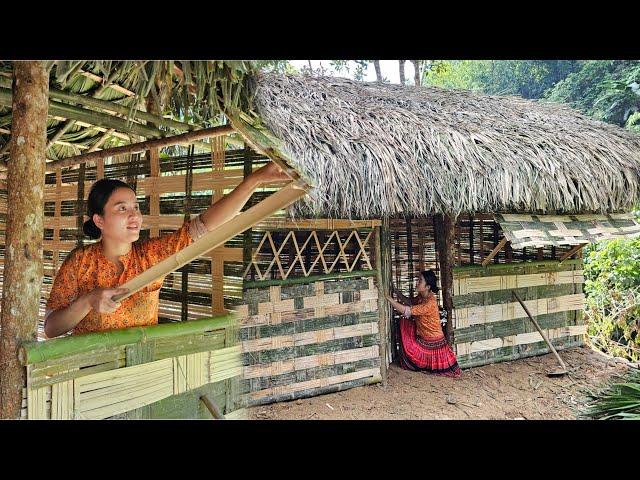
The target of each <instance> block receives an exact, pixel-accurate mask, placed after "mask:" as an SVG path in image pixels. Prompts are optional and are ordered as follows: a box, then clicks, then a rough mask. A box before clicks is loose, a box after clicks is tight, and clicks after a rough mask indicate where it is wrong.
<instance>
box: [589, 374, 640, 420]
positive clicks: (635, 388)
mask: <svg viewBox="0 0 640 480" xmlns="http://www.w3.org/2000/svg"><path fill="white" fill-rule="evenodd" d="M624 380H625V381H624V382H623V383H615V384H613V385H611V386H609V387H607V388H606V389H604V390H603V391H601V392H598V393H592V394H590V395H589V397H590V398H591V400H592V403H590V404H589V406H588V407H587V408H586V409H585V411H584V413H583V416H585V417H587V418H595V419H600V420H640V372H639V371H638V370H635V371H632V372H631V373H630V374H629V375H628V376H627V378H626V379H624Z"/></svg>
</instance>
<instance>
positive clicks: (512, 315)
mask: <svg viewBox="0 0 640 480" xmlns="http://www.w3.org/2000/svg"><path fill="white" fill-rule="evenodd" d="M584 298H585V296H584V294H583V293H578V294H572V295H562V296H559V297H551V298H540V299H536V300H528V301H526V302H525V305H526V306H527V308H529V309H530V310H531V311H532V313H533V315H544V314H547V313H555V312H564V311H570V310H582V309H583V307H584ZM524 317H526V312H525V311H524V310H523V308H522V307H521V306H520V304H519V303H518V302H509V303H501V304H495V305H482V306H478V307H465V308H457V309H456V328H465V327H469V326H471V325H478V324H486V323H492V322H500V321H503V320H513V319H516V318H524Z"/></svg>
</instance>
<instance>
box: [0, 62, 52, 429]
mask: <svg viewBox="0 0 640 480" xmlns="http://www.w3.org/2000/svg"><path fill="white" fill-rule="evenodd" d="M13 69H14V70H13V79H14V81H13V96H12V98H13V102H12V105H11V106H12V115H13V116H12V121H11V132H12V134H11V140H10V143H11V147H10V152H11V153H10V158H11V159H10V161H9V163H8V165H9V170H8V176H7V203H8V205H11V208H9V209H8V212H7V213H8V214H7V230H6V238H5V241H6V259H5V262H6V263H5V265H4V285H3V289H2V313H1V330H0V335H1V338H0V340H1V341H0V365H2V367H1V368H0V418H3V419H17V418H19V417H20V410H21V408H22V389H23V388H24V387H25V386H26V371H25V369H24V368H23V367H22V366H21V365H20V362H19V361H18V350H19V347H20V345H21V344H22V343H23V342H25V341H31V340H35V338H36V330H37V321H38V310H39V306H40V287H41V285H42V273H43V270H42V239H43V234H44V225H43V224H44V180H45V178H44V177H45V165H44V164H45V150H46V145H47V107H48V103H47V98H48V90H49V71H48V69H47V68H46V67H45V65H44V62H42V61H19V62H14V64H13Z"/></svg>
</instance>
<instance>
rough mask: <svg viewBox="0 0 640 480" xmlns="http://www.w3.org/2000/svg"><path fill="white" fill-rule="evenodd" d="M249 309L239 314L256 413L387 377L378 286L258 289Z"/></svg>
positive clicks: (357, 282)
mask: <svg viewBox="0 0 640 480" xmlns="http://www.w3.org/2000/svg"><path fill="white" fill-rule="evenodd" d="M244 302H245V304H244V305H242V306H240V307H239V308H238V309H237V310H236V313H237V314H238V315H239V316H240V326H241V328H240V335H241V341H242V351H243V358H244V360H243V365H244V366H243V379H244V381H243V390H242V391H243V392H244V393H246V399H247V400H246V401H247V403H248V404H249V405H254V404H263V403H271V402H275V401H282V400H288V399H289V400H290V399H292V398H298V397H301V396H311V395H316V394H319V393H322V392H324V391H327V389H341V388H350V387H351V386H355V385H362V384H364V383H363V382H365V383H366V382H369V381H377V380H374V379H377V378H378V377H379V376H380V336H379V332H378V315H377V310H378V289H377V286H376V285H375V284H374V281H373V278H358V277H356V278H349V279H332V280H326V281H316V282H309V283H303V284H289V285H275V286H274V285H272V286H266V287H263V288H251V289H247V290H246V291H245V292H244Z"/></svg>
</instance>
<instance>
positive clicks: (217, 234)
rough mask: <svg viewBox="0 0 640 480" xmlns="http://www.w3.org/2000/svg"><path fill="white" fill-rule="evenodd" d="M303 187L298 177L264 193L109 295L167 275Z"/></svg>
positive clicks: (288, 202) (286, 202) (301, 191)
mask: <svg viewBox="0 0 640 480" xmlns="http://www.w3.org/2000/svg"><path fill="white" fill-rule="evenodd" d="M306 188H307V185H305V184H304V183H303V182H302V181H297V182H291V183H289V184H288V185H287V186H286V187H284V188H283V189H282V190H280V191H278V192H276V193H274V194H272V195H271V196H269V197H267V198H266V199H264V200H263V201H262V202H260V203H259V204H257V205H255V206H254V207H251V208H250V209H249V210H247V211H245V212H243V213H241V214H239V215H237V216H236V217H234V218H233V219H231V220H229V221H228V222H226V223H224V224H222V225H221V226H219V227H218V228H217V229H215V230H213V231H210V232H208V233H206V234H205V235H204V236H203V237H201V238H200V239H198V241H197V242H194V243H192V244H191V245H189V246H188V247H186V248H184V249H182V250H181V251H179V252H178V253H176V254H174V255H172V256H170V257H168V258H166V259H165V260H163V261H162V262H160V263H157V264H156V265H154V266H153V267H151V268H149V269H147V270H145V271H144V272H142V273H141V274H140V275H138V276H137V277H134V278H132V279H131V280H129V281H128V282H126V283H125V284H123V285H121V287H122V288H128V289H129V293H127V294H122V295H116V296H114V297H113V300H114V301H116V302H118V301H121V300H124V299H125V298H128V297H130V296H131V295H133V294H134V293H136V292H137V291H139V290H141V289H143V288H144V287H145V286H147V285H148V284H150V283H152V282H154V281H155V280H156V279H158V278H160V277H164V276H165V275H168V274H169V273H171V272H173V271H175V270H177V269H178V268H180V267H182V266H183V265H185V264H187V263H189V262H191V261H192V260H194V259H196V258H198V257H200V256H202V255H203V254H205V253H206V252H208V251H209V250H212V249H214V248H216V247H218V246H220V245H222V244H223V243H224V242H226V241H227V240H229V239H231V238H233V237H235V236H236V235H238V234H239V233H242V232H243V231H245V230H246V229H247V228H249V227H250V226H251V225H253V224H254V223H256V222H259V221H260V220H262V219H264V218H266V217H268V216H269V215H273V214H274V213H275V212H277V211H278V210H280V209H282V208H285V207H287V206H288V205H291V204H292V203H293V202H295V201H296V200H298V199H299V198H301V197H302V196H304V195H305V194H306Z"/></svg>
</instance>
